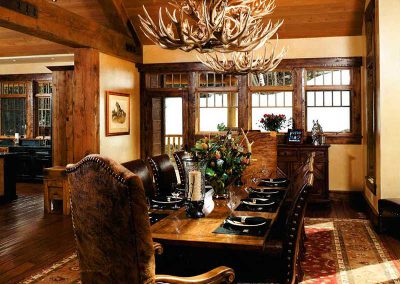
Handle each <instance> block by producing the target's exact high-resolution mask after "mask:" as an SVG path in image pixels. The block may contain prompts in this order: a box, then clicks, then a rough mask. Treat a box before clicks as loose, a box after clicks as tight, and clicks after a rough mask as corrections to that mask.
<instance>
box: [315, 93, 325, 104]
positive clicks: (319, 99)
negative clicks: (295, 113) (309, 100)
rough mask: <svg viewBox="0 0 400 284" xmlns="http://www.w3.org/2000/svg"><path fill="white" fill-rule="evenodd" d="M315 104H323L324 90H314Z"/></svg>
mask: <svg viewBox="0 0 400 284" xmlns="http://www.w3.org/2000/svg"><path fill="white" fill-rule="evenodd" d="M315 105H316V106H323V105H324V92H315Z"/></svg>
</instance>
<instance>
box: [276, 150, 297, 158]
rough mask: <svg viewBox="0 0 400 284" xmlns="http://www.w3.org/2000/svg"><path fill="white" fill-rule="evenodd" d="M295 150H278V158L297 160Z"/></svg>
mask: <svg viewBox="0 0 400 284" xmlns="http://www.w3.org/2000/svg"><path fill="white" fill-rule="evenodd" d="M297 154H298V152H297V150H291V149H279V150H278V157H279V158H292V159H294V160H296V159H297Z"/></svg>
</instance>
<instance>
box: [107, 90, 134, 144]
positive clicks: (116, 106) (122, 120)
mask: <svg viewBox="0 0 400 284" xmlns="http://www.w3.org/2000/svg"><path fill="white" fill-rule="evenodd" d="M129 98H130V96H129V94H124V93H117V92H111V91H106V136H117V135H129V133H130V102H129Z"/></svg>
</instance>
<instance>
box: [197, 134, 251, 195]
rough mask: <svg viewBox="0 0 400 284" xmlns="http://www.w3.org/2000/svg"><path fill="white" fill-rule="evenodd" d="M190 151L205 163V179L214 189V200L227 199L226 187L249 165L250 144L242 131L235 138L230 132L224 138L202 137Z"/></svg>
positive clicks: (217, 136)
mask: <svg viewBox="0 0 400 284" xmlns="http://www.w3.org/2000/svg"><path fill="white" fill-rule="evenodd" d="M246 146H247V147H246ZM192 151H193V152H194V153H195V155H196V156H197V157H198V158H199V159H202V160H204V161H205V162H206V163H207V168H206V179H207V181H208V182H209V183H210V184H211V186H212V187H213V188H214V197H216V198H227V196H228V194H227V187H228V186H229V185H230V184H232V183H233V182H235V180H238V179H240V177H241V175H242V173H243V171H244V170H245V169H246V167H247V166H248V165H249V164H250V157H251V144H250V143H249V140H248V139H247V136H246V135H245V134H244V132H243V130H242V135H239V136H237V137H233V136H232V134H231V132H230V131H228V133H227V135H226V136H222V135H216V136H214V137H212V138H211V137H204V138H202V139H200V140H198V141H197V142H196V145H195V147H194V148H193V149H192Z"/></svg>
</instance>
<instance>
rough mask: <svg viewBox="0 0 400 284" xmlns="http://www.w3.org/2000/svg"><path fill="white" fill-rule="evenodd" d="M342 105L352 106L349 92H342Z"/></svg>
mask: <svg viewBox="0 0 400 284" xmlns="http://www.w3.org/2000/svg"><path fill="white" fill-rule="evenodd" d="M342 105H343V106H350V92H349V91H343V92H342Z"/></svg>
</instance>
